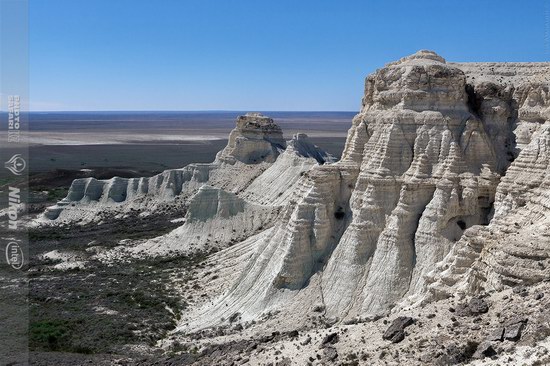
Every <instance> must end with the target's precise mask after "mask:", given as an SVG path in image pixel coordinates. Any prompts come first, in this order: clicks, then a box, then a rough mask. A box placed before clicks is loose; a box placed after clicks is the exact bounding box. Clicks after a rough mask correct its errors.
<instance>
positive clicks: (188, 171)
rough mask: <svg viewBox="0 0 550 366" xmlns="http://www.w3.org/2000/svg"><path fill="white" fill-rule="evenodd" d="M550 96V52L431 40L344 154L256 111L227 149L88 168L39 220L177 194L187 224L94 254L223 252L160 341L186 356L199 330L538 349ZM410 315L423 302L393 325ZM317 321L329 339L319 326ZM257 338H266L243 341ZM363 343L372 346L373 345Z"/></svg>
mask: <svg viewBox="0 0 550 366" xmlns="http://www.w3.org/2000/svg"><path fill="white" fill-rule="evenodd" d="M549 113H550V65H549V64H546V63H544V64H516V63H511V64H492V63H481V64H465V63H448V62H446V61H445V60H444V59H443V58H442V57H440V56H439V55H437V54H435V53H434V52H431V51H419V52H417V53H416V54H414V55H411V56H408V57H405V58H403V59H401V60H399V61H396V62H392V63H390V64H388V65H386V66H385V67H384V68H382V69H379V70H377V71H376V72H375V73H373V74H372V75H370V76H369V77H368V78H367V80H366V83H365V94H364V97H363V102H362V108H361V111H360V112H359V113H358V114H357V115H356V117H355V118H354V119H353V122H352V126H351V128H350V130H349V134H348V139H347V142H346V146H345V149H344V153H343V155H342V159H341V160H340V161H338V162H336V163H331V159H330V157H329V156H327V155H326V154H324V153H323V152H322V151H320V150H319V149H318V148H316V147H314V146H312V145H311V144H310V143H309V142H308V141H307V138H306V137H305V136H303V135H300V134H299V135H296V136H295V137H294V138H293V140H291V141H290V142H288V143H285V142H284V141H283V140H282V134H281V131H280V129H278V127H277V126H276V125H275V124H274V123H273V121H272V120H270V119H268V118H266V117H263V116H260V115H256V114H254V115H247V116H244V117H240V118H239V120H238V123H237V128H236V129H235V130H234V131H233V132H232V133H231V136H230V139H229V143H228V146H227V147H226V149H224V150H223V151H222V152H220V154H219V155H218V157H217V159H216V161H215V162H214V163H212V164H205V165H194V166H190V167H186V168H184V169H181V170H176V171H168V172H165V173H163V174H161V175H160V176H157V177H153V178H151V179H143V180H125V181H121V180H117V179H113V180H111V181H109V182H98V181H94V180H86V181H75V183H73V187H72V188H71V192H70V193H69V196H68V197H67V198H66V199H65V200H63V201H61V203H60V204H59V205H57V206H56V207H53V208H51V209H50V210H49V211H48V212H47V213H46V215H45V217H44V218H42V219H41V220H40V222H41V223H47V224H48V225H52V224H54V225H55V224H56V223H59V222H61V223H63V222H65V223H67V222H75V221H76V220H93V218H92V217H93V216H94V215H96V214H97V213H98V212H104V211H108V212H110V213H114V214H115V215H120V214H122V215H123V214H124V213H126V212H128V211H129V210H132V209H137V210H139V212H141V213H142V214H143V215H146V214H155V213H158V210H159V207H161V206H162V205H165V204H167V202H169V203H170V204H173V203H174V202H179V204H180V205H181V207H183V208H184V209H185V212H186V213H185V215H184V217H182V224H181V226H180V227H178V228H176V229H174V230H173V231H172V232H170V233H168V234H164V235H163V236H159V237H156V238H153V239H148V240H146V241H141V242H139V241H138V242H132V243H130V244H128V243H126V244H125V245H122V246H120V247H117V248H115V249H113V250H112V251H109V252H107V253H102V254H101V255H98V256H97V259H99V260H102V261H117V260H120V259H121V258H125V259H127V258H132V257H135V256H140V255H144V254H143V253H146V255H149V256H166V255H173V253H180V254H182V253H183V254H186V255H189V254H192V253H196V252H202V251H207V252H216V253H212V254H211V255H209V256H208V258H207V260H206V261H205V262H204V263H203V264H202V265H201V268H198V269H197V270H196V272H195V274H194V276H195V278H196V280H195V282H194V283H193V285H192V286H191V285H189V286H188V287H186V291H187V292H193V291H194V290H193V289H195V290H197V294H198V292H200V296H198V299H197V300H196V301H195V302H194V303H193V304H192V306H191V307H190V309H189V311H188V312H187V313H186V314H184V315H183V316H182V318H181V319H180V320H179V324H178V327H177V330H176V332H174V333H173V335H172V337H171V338H170V339H167V340H166V342H164V343H163V344H162V346H163V347H165V348H166V349H174V348H175V349H177V348H178V347H177V344H182V343H183V344H184V345H185V347H184V348H183V349H180V350H179V351H181V352H183V353H182V354H184V355H186V356H185V357H187V358H186V360H187V361H188V362H191V361H193V362H194V361H197V357H194V356H193V357H191V356H190V355H189V352H188V351H189V347H191V345H192V344H193V345H195V347H197V349H196V350H202V351H201V352H202V353H201V355H202V356H204V357H203V358H202V361H200V360H199V362H204V364H208V363H209V362H214V363H219V362H221V363H223V360H230V361H231V362H232V361H239V362H240V361H243V360H244V361H245V363H246V362H248V361H250V362H251V363H253V364H256V363H266V364H268V363H269V362H274V360H276V361H277V362H279V361H280V362H285V363H283V364H289V363H291V362H292V359H294V361H295V363H296V364H305V363H308V362H309V363H311V364H318V363H320V364H327V363H328V364H330V363H339V362H340V363H343V364H345V363H346V362H348V363H350V364H357V363H360V362H363V361H368V362H369V364H372V363H381V364H383V363H386V362H389V363H391V362H390V361H389V360H388V358H386V356H387V354H388V352H391V355H392V356H391V357H392V359H394V360H395V361H396V362H407V363H408V364H457V363H461V362H467V361H470V360H471V359H472V358H473V357H474V358H479V359H484V358H486V357H495V358H496V357H497V356H496V354H500V353H504V352H508V353H510V356H507V357H510V360H511V361H508V360H506V359H502V360H499V361H496V362H499V363H497V364H505V363H506V362H511V363H510V364H514V363H513V362H515V361H517V360H518V359H519V358H521V357H523V356H521V357H520V356H518V357H519V358H515V357H516V356H512V355H511V352H513V350H514V346H515V342H517V341H519V340H520V339H521V340H522V342H524V343H523V344H522V343H520V345H521V344H522V345H523V346H525V347H532V346H533V345H535V344H542V345H541V346H540V347H542V348H541V349H542V350H541V351H540V352H541V353H540V354H539V356H537V357H535V359H534V361H537V359H541V358H543V357H546V356H545V355H546V354H545V353H544V350H546V349H547V348H548V347H547V343H544V342H547V341H545V338H546V337H548V335H549V332H548V329H550V326H549V325H548V324H547V321H546V323H545V320H544V319H547V318H545V317H547V310H548V308H547V305H545V304H547V299H546V298H545V296H544V293H545V291H547V287H548V286H547V284H546V283H545V282H547V281H548V280H549V279H550V272H549V271H550V171H549V170H550V150H549V149H550V114H549ZM325 163H330V164H325ZM98 187H99V188H98ZM152 187H155V188H153V189H152ZM136 192H137V193H136ZM48 220H49V221H48ZM52 220H53V221H52ZM518 286H532V288H527V289H526V290H525V291H526V292H522V291H523V290H521V288H523V289H525V287H518ZM511 287H513V288H515V289H520V290H518V292H516V293H514V292H512V290H511V289H510V288H511ZM187 292H184V293H182V296H185V294H186V293H187ZM513 293H514V295H512V294H513ZM522 294H523V295H522ZM527 294H529V296H530V297H529V298H527ZM539 294H542V295H539ZM505 297H506V298H505ZM195 298H197V297H195ZM522 298H524V300H522ZM543 298H544V299H543ZM508 299H512V300H513V301H512V300H508ZM503 302H504V303H510V306H509V307H507V306H503V305H501V304H502V303H503ZM426 312H430V314H432V313H431V312H433V314H434V315H433V316H431V315H430V316H429V317H427V315H426ZM455 312H456V313H457V314H452V313H455ZM442 313H443V314H442ZM449 314H452V315H449ZM484 314H488V315H484ZM397 315H407V316H410V317H411V319H410V320H409V319H406V318H401V319H399V320H397V323H396V324H395V325H393V327H394V328H395V329H393V328H391V329H390V330H387V328H388V326H390V324H389V321H393V320H394V319H395V318H396V317H397ZM514 315H516V318H515V317H514ZM457 316H459V317H463V319H462V320H460V319H459V318H458V317H457ZM517 316H520V318H517ZM423 317H427V320H425V319H424V320H421V321H417V320H418V319H420V318H423ZM453 318H454V320H453ZM528 319H529V320H528ZM400 324H401V325H400ZM405 327H407V330H405ZM324 328H330V329H333V331H332V332H326V331H324V330H323V331H319V329H324ZM420 328H422V329H420ZM495 328H496V329H497V333H498V329H501V328H502V332H501V334H500V336H498V337H497V338H498V339H497V338H495V337H494V336H493V331H494V329H495ZM273 329H277V332H278V333H277V334H275V333H273V334H271V333H272V331H273ZM298 331H299V332H298ZM383 331H386V332H387V333H388V334H386V336H384V337H382V333H383ZM302 332H305V334H304V335H302ZM319 332H320V333H322V336H323V337H324V336H328V337H329V338H328V339H327V340H326V342H325V340H321V339H319V340H312V338H314V336H313V334H314V333H315V334H316V335H317V334H318V333H319ZM348 332H349V333H348ZM423 332H426V333H424V334H421V333H423ZM506 332H508V333H506ZM325 333H326V334H325ZM331 333H336V334H337V335H331ZM409 333H414V334H416V335H415V337H414V338H409V337H407V334H409ZM270 334H271V335H270ZM298 334H300V337H299V338H298V339H296V338H297V337H298ZM506 334H508V335H506ZM522 334H524V335H526V336H525V337H523V336H522ZM319 336H320V335H319ZM258 337H260V338H259V339H264V338H265V337H268V338H269V337H271V338H269V339H268V338H265V339H264V340H267V341H266V342H264V343H269V345H268V346H265V347H259V346H258V344H256V346H255V348H254V347H253V346H254V345H253V344H249V343H248V341H245V340H246V339H250V338H253V339H258ZM261 337H264V338H261ZM285 337H287V338H289V339H287V338H285ZM522 337H523V338H522ZM343 338H345V339H343ZM381 338H383V339H381ZM308 339H309V340H308ZM362 339H366V341H365V342H362V341H361V340H362ZM403 339H405V341H404V342H405V343H404V345H405V346H403V345H402V346H399V347H393V346H391V347H390V346H388V344H389V343H388V342H394V341H395V342H397V343H398V342H401V341H403ZM434 339H436V340H437V341H436V340H434ZM469 339H474V341H472V342H473V343H471V344H469V343H468V340H469ZM235 342H236V343H235ZM415 342H416V343H415ZM495 342H497V343H495ZM498 342H504V343H498ZM506 342H508V343H506ZM319 343H320V344H319ZM337 343H338V345H337V346H336V344H337ZM361 343H363V344H364V343H369V346H364V345H361ZM421 343H422V344H423V345H425V347H424V346H421ZM236 344H237V345H238V347H242V349H240V348H239V350H238V352H237V351H234V352H233V351H231V352H228V353H227V352H226V351H224V349H225V348H223V347H224V346H223V345H226V346H230V347H237V346H236ZM216 345H219V347H221V348H220V349H221V350H218V349H217V348H216V347H218V346H216ZM249 347H251V348H249ZM319 347H321V349H322V350H323V351H322V352H321V353H322V354H320V353H319V352H320V351H317V350H318V349H319ZM356 347H365V349H368V352H367V351H365V354H366V356H364V358H363V357H362V356H361V355H358V354H357V353H356V352H354V353H355V356H353V355H352V352H351V350H352V349H355V348H356ZM392 347H393V348H392ZM416 347H420V348H421V350H422V352H421V354H416V353H415V352H416V351H415V348H416ZM441 347H442V348H441ZM453 347H454V348H453ZM438 348H440V349H438ZM257 349H258V350H257ZM386 349H387V351H386ZM453 349H454V351H453ZM491 349H492V351H491ZM381 350H382V351H381ZM218 351H219V352H218ZM216 352H217V353H216ZM342 352H345V353H346V354H349V358H348V356H346V360H342V357H341V356H340V358H339V356H338V353H340V354H342ZM537 352H539V351H537ZM213 353H214V356H213V355H212V354H213ZM306 355H308V356H306ZM310 355H311V356H310ZM202 356H201V357H202ZM279 356H280V357H279ZM232 357H240V358H238V359H237V358H235V359H232ZM310 357H311V358H310ZM372 357H375V359H374V360H373V358H372ZM287 358H288V359H287ZM199 359H200V357H199ZM252 360H253V361H252ZM187 361H186V362H187ZM230 361H228V363H229V362H230ZM487 361H488V360H485V361H483V362H487ZM531 361H533V360H531ZM531 361H529V362H531ZM534 361H533V362H534ZM175 362H176V361H175ZM179 362H183V361H182V359H180V360H179ZM480 362H481V361H480ZM526 362H527V361H526ZM176 363H177V362H176Z"/></svg>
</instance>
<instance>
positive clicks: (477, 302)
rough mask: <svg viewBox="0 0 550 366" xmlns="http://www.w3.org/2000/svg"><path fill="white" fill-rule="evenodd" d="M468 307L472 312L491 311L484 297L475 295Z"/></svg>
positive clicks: (482, 312)
mask: <svg viewBox="0 0 550 366" xmlns="http://www.w3.org/2000/svg"><path fill="white" fill-rule="evenodd" d="M468 309H470V312H471V313H472V314H485V313H486V312H488V311H489V305H487V302H486V301H485V300H483V299H482V298H479V297H474V298H472V299H471V300H470V303H469V304H468Z"/></svg>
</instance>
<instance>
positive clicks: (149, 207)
mask: <svg viewBox="0 0 550 366" xmlns="http://www.w3.org/2000/svg"><path fill="white" fill-rule="evenodd" d="M303 140H304V142H303V145H304V146H305V147H304V149H308V150H307V151H305V152H302V151H299V152H296V151H294V150H293V151H294V154H293V156H294V157H295V158H294V160H292V159H290V160H292V161H289V162H288V163H289V164H293V166H291V167H290V168H289V169H290V170H289V169H287V167H286V166H285V165H284V164H279V165H278V166H279V168H280V169H281V170H282V171H281V174H282V176H284V177H286V178H287V179H288V180H289V181H295V180H296V179H297V178H296V177H299V174H300V173H301V172H302V171H304V170H307V169H309V168H310V167H311V166H313V165H316V164H318V163H319V162H317V161H316V160H315V159H318V160H319V161H321V160H323V161H324V160H326V161H333V158H332V157H330V156H328V155H327V154H326V153H325V152H323V151H322V150H320V149H318V148H317V147H315V146H313V145H312V144H311V143H309V142H306V140H307V138H305V137H304V139H303ZM285 148H286V142H285V141H284V139H283V135H282V131H281V129H280V127H279V126H278V125H277V124H275V123H274V122H273V120H272V119H271V118H268V117H266V116H263V115H261V114H259V113H249V114H246V115H245V116H240V117H238V119H237V126H236V128H235V129H234V130H233V131H232V132H231V134H230V137H229V141H228V145H227V146H226V148H224V149H223V150H222V151H220V152H219V153H218V154H217V157H216V159H215V161H214V162H213V163H210V164H190V165H188V166H186V167H184V168H181V169H170V170H166V171H164V172H162V173H161V174H159V175H156V176H154V177H151V178H129V179H127V178H119V177H114V178H112V179H109V180H97V179H95V178H85V179H77V180H75V181H74V182H73V183H72V185H71V187H70V189H69V193H68V195H67V197H65V198H64V199H63V200H61V201H60V202H59V203H58V204H57V205H55V206H52V207H49V208H48V209H47V210H46V212H45V213H44V215H43V216H42V217H41V218H40V219H39V220H38V223H40V224H50V225H56V224H60V223H73V222H77V221H78V222H80V223H86V222H91V221H95V222H98V221H101V220H103V219H104V218H106V217H107V214H108V215H109V217H114V216H116V215H118V216H121V217H123V216H125V215H128V214H135V213H140V214H141V215H150V214H154V213H156V212H157V213H158V212H160V211H163V210H166V209H179V210H180V211H181V210H182V207H183V208H184V207H185V205H186V201H187V200H188V199H190V198H191V197H192V196H193V195H194V194H195V193H196V192H197V190H198V189H199V188H200V187H202V186H203V185H205V184H208V185H211V186H214V187H218V188H220V189H223V190H226V191H228V192H234V193H238V192H242V191H243V190H244V189H245V188H247V187H248V185H249V184H250V183H251V182H252V181H254V179H255V178H257V177H258V176H260V175H261V174H262V173H263V172H264V171H265V170H266V169H267V168H268V167H270V166H271V165H272V164H273V163H274V162H275V161H276V160H277V158H278V156H279V155H280V154H282V153H283V152H284V151H285ZM316 149H318V150H316ZM312 154H313V155H314V156H310V155H312ZM300 164H302V165H303V166H302V168H301V169H294V167H295V166H297V165H300ZM271 174H277V173H273V170H272V173H271ZM279 180H280V179H279ZM291 185H292V184H291ZM284 187H285V188H284V190H286V189H287V188H288V187H287V186H286V185H285V186H284ZM279 201H280V200H279Z"/></svg>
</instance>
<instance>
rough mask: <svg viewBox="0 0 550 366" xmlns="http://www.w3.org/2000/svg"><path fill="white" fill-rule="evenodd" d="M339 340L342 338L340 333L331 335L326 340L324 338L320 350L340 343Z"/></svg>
mask: <svg viewBox="0 0 550 366" xmlns="http://www.w3.org/2000/svg"><path fill="white" fill-rule="evenodd" d="M339 340H340V336H339V335H338V333H330V334H328V335H327V336H326V337H325V338H323V341H322V342H321V347H320V348H324V347H327V346H328V345H330V344H335V343H338V341H339Z"/></svg>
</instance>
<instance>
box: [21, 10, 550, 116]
mask: <svg viewBox="0 0 550 366" xmlns="http://www.w3.org/2000/svg"><path fill="white" fill-rule="evenodd" d="M29 1H30V6H29V7H30V30H29V32H30V34H29V39H30V98H31V109H32V110H263V111H270V110H271V111H273V110H287V111H295V110H333V111H334V110H342V111H344V110H345V111H355V110H358V109H359V106H360V101H361V97H362V93H363V83H364V78H365V76H366V75H367V74H369V73H371V72H372V71H374V70H376V69H377V68H379V67H382V66H383V65H384V64H385V63H387V62H390V61H392V60H395V59H398V58H400V57H403V56H406V55H408V54H411V53H414V52H415V51H417V50H419V49H432V50H434V51H436V52H438V53H439V54H440V55H442V56H443V57H445V58H446V59H447V60H452V61H547V60H548V59H549V57H550V52H549V45H548V28H549V24H548V22H549V19H548V18H549V16H548V6H549V5H548V4H546V6H545V0H530V1H522V2H520V1H511V0H501V1H484V0H461V1H455V0H446V1H442V0H429V1H428V0H418V1H396V0H394V1H387V0H385V1H384V0H379V1H372V0H363V1H360V0H350V1H345V0H342V1H336V0H333V1H328V0H315V1H310V0H299V1H298V0H277V1H274V0H246V1H245V0H217V1H212V0H181V1H176V0H163V1H154V0H148V1H142V0H93V1H91V0H90V1H84V0H29Z"/></svg>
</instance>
